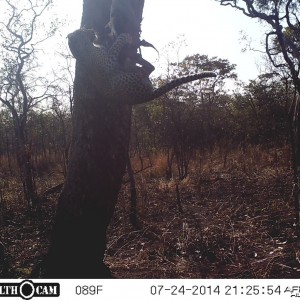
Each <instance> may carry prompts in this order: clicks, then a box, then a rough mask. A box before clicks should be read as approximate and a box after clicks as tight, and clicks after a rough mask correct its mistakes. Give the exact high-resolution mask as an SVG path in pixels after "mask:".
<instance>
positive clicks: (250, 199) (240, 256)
mask: <svg viewBox="0 0 300 300" xmlns="http://www.w3.org/2000/svg"><path fill="white" fill-rule="evenodd" d="M200 161H201V164H200V163H199V162H200ZM136 169H139V167H138V166H136ZM164 170H165V165H164V159H163V157H157V158H156V160H155V162H154V165H153V167H152V168H150V169H147V171H145V172H141V173H139V174H138V175H137V176H136V181H137V190H138V212H139V219H140V223H141V229H139V230H134V229H133V228H132V226H131V224H130V222H129V217H128V215H129V187H128V186H127V185H124V186H123V189H122V190H121V192H120V199H119V203H118V206H117V209H116V212H115V215H114V219H113V222H112V224H111V226H110V228H109V232H108V247H107V254H106V263H107V264H108V265H109V266H110V268H111V270H112V272H113V273H114V275H115V276H116V277H118V278H300V244H299V241H298V240H297V238H296V236H295V224H294V211H293V204H292V201H293V200H292V197H291V194H292V184H291V172H290V168H289V164H288V155H287V152H286V149H280V150H268V151H267V150H262V149H260V148H252V149H249V150H248V152H247V153H244V152H241V151H234V152H232V153H231V154H230V155H229V156H228V157H227V161H226V165H225V166H224V157H223V156H222V155H221V154H220V153H219V152H218V151H215V153H214V154H213V155H211V156H207V157H202V159H201V160H200V159H199V158H198V159H196V160H195V161H193V163H192V164H191V170H190V175H189V177H188V178H186V179H184V180H183V181H181V182H177V181H176V180H166V179H165V178H164V176H163V174H164ZM51 180H52V182H51V183H50V182H48V180H47V181H41V182H40V186H41V187H43V186H44V188H46V187H45V184H47V185H48V186H51V185H53V184H54V182H58V181H59V178H52V179H51ZM176 184H178V187H179V194H178V192H176ZM9 186H10V189H11V192H10V193H8V192H6V193H5V195H4V198H5V202H6V203H8V204H9V205H8V208H7V209H6V215H5V216H3V218H2V226H1V227H0V238H1V243H2V245H3V246H4V249H5V251H6V253H7V257H6V259H5V260H4V261H3V262H2V265H3V267H4V268H6V269H7V270H6V271H8V272H9V273H10V274H11V275H10V276H11V277H26V276H28V274H30V272H31V270H32V267H33V266H34V265H35V264H36V263H37V262H38V261H39V260H41V258H42V255H43V254H45V253H46V251H47V246H48V237H49V232H50V230H51V223H52V220H53V215H54V210H55V204H56V201H55V199H56V197H57V195H55V194H53V195H51V196H49V197H48V199H47V201H45V202H43V210H42V222H40V223H38V224H37V223H32V222H30V218H29V216H28V215H26V214H24V206H22V205H20V204H19V205H16V204H14V203H15V202H16V201H14V199H18V197H17V196H14V197H15V198H14V197H13V196H12V195H13V194H14V195H19V194H20V192H19V194H18V188H17V183H16V182H13V181H11V182H10V185H9ZM8 190H9V189H6V191H8ZM178 196H179V197H180V202H181V205H182V209H183V212H179V209H178ZM19 197H20V196H19ZM19 201H20V199H19Z"/></svg>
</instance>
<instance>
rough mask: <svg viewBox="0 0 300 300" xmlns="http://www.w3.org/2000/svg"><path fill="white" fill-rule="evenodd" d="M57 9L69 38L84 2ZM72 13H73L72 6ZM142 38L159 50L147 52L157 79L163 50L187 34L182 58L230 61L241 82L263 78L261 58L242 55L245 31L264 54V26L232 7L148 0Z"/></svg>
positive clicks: (69, 1)
mask: <svg viewBox="0 0 300 300" xmlns="http://www.w3.org/2000/svg"><path fill="white" fill-rule="evenodd" d="M57 5H58V7H59V9H60V11H62V12H63V16H64V17H65V18H66V19H67V20H70V22H71V23H70V25H69V26H66V28H65V31H66V32H65V34H66V35H67V33H69V32H71V31H73V30H75V29H77V28H78V27H79V24H80V19H81V13H82V0H59V1H58V2H57ZM69 5H71V7H72V12H70V13H69V15H68V14H66V13H67V12H69V11H70V6H69ZM143 17H144V20H143V22H142V38H143V39H145V40H147V41H148V42H151V43H152V44H153V45H155V47H156V48H157V49H158V50H159V53H160V55H159V57H158V55H157V53H156V52H155V51H154V50H152V49H143V56H144V58H145V59H147V60H149V61H150V62H152V63H153V64H154V65H155V66H156V69H157V71H156V73H155V75H159V72H161V70H160V69H159V65H163V63H164V62H163V60H164V55H163V54H164V51H163V48H164V47H165V46H166V45H167V44H168V43H169V42H172V41H175V40H176V38H177V37H178V36H179V35H182V34H184V35H185V38H186V43H187V47H186V48H184V49H180V52H179V53H180V57H181V59H183V58H184V57H185V56H186V55H192V54H196V53H199V54H207V55H208V56H217V57H219V58H222V59H228V60H229V61H230V62H231V63H235V64H236V65H237V68H236V71H237V73H238V76H239V79H241V80H243V81H248V80H249V79H254V78H256V77H257V75H258V74H259V70H258V69H259V66H260V65H261V61H260V58H261V54H259V53H258V52H253V51H247V52H246V53H242V51H241V50H242V48H243V47H244V46H245V44H244V43H243V42H242V41H241V31H243V32H244V33H245V34H247V35H248V36H249V37H250V38H251V39H252V40H253V45H254V46H255V47H256V48H259V49H260V50H263V47H262V46H260V41H262V40H263V38H264V35H263V30H262V27H261V25H259V23H258V22H257V21H255V20H253V19H250V18H248V17H246V16H244V15H243V14H242V13H241V12H239V11H236V10H234V9H232V8H230V7H224V6H220V5H219V4H218V3H217V2H216V1H214V0H145V7H144V15H143Z"/></svg>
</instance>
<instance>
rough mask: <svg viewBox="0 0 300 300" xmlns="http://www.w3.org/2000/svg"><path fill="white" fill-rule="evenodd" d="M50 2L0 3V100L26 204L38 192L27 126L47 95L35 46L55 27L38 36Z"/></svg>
mask: <svg viewBox="0 0 300 300" xmlns="http://www.w3.org/2000/svg"><path fill="white" fill-rule="evenodd" d="M4 4H5V5H4ZM50 5H51V1H50V0H48V1H47V0H46V1H40V0H37V1H34V2H32V1H23V2H21V3H20V2H19V1H14V0H5V3H2V8H3V9H4V10H5V9H6V11H5V14H6V20H5V21H3V22H1V23H0V26H1V27H0V41H1V61H0V80H1V83H0V101H1V103H2V105H4V106H5V107H6V108H7V109H8V110H9V112H10V114H11V115H12V120H13V126H14V133H15V146H16V154H17V162H18V165H19V168H20V174H21V180H22V183H23V188H24V195H25V199H26V200H27V202H28V205H29V207H31V206H35V205H36V204H37V194H36V188H35V183H34V174H33V166H32V161H31V152H32V149H31V145H30V143H28V139H27V132H26V126H27V122H28V115H29V113H30V111H31V110H32V109H33V108H34V107H36V106H37V104H38V103H39V102H41V101H42V100H43V99H45V98H47V97H48V95H47V90H48V86H49V83H48V82H47V80H46V79H45V78H43V77H40V76H37V69H38V67H39V65H38V62H37V52H38V48H37V46H38V45H40V44H41V43H42V42H43V41H45V40H46V39H48V38H49V37H50V36H52V35H53V34H54V32H55V28H54V27H52V28H51V27H50V29H49V30H45V31H44V32H43V35H42V36H37V29H38V27H40V26H42V25H41V24H42V23H41V16H42V15H43V14H44V13H45V11H46V10H47V9H48V8H49V7H50Z"/></svg>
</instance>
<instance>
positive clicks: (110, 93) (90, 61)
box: [68, 29, 217, 105]
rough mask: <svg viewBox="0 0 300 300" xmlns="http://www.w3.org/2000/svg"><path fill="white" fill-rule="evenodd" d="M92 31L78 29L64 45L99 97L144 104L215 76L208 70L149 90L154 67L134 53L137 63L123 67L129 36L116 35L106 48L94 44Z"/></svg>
mask: <svg viewBox="0 0 300 300" xmlns="http://www.w3.org/2000/svg"><path fill="white" fill-rule="evenodd" d="M94 41H95V32H94V31H93V30H92V29H78V30H76V31H74V32H73V33H71V34H69V35H68V44H69V48H70V51H71V53H72V55H73V56H74V57H75V59H76V60H77V63H79V64H82V65H83V66H84V67H85V68H86V71H87V74H89V76H90V78H91V80H92V82H93V84H94V85H95V87H96V89H97V91H98V92H99V94H101V95H103V96H105V97H107V98H108V99H113V100H114V101H119V100H118V99H121V101H123V102H125V103H128V104H132V105H133V104H140V103H145V102H148V101H151V100H154V99H156V98H159V97H161V96H162V95H164V94H166V93H167V92H169V91H170V90H172V89H174V88H176V87H178V86H180V85H182V84H185V83H188V82H191V81H194V80H198V79H202V78H209V77H216V76H217V74H216V73H215V72H212V71H204V72H200V73H197V74H194V75H188V76H184V77H180V78H176V79H174V80H172V81H170V82H168V83H166V84H165V85H163V86H162V87H159V88H157V89H154V88H153V85H152V82H151V80H150V78H149V76H150V74H151V73H152V72H153V70H154V67H153V66H152V64H150V63H148V62H147V61H146V60H145V59H143V58H142V57H139V55H138V54H137V58H136V60H137V64H139V65H131V66H129V67H128V66H127V67H126V66H124V65H123V64H122V63H121V62H120V60H119V57H120V53H121V51H122V49H123V48H124V47H125V46H126V45H130V44H131V43H132V41H133V40H132V37H131V35H130V34H129V33H122V34H120V35H118V36H117V38H116V40H115V42H114V43H113V44H112V46H111V47H110V48H108V47H106V46H104V45H101V44H95V43H94Z"/></svg>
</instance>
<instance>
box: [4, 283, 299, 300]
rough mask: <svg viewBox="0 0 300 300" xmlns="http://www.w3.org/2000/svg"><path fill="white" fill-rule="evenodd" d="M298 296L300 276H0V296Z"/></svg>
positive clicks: (65, 299)
mask: <svg viewBox="0 0 300 300" xmlns="http://www.w3.org/2000/svg"><path fill="white" fill-rule="evenodd" d="M43 297H47V298H53V300H55V299H62V300H69V299H72V300H74V299H86V300H90V299H103V300H118V299H120V300H132V299H141V300H148V299H153V300H155V299H164V300H165V299H166V300H168V299H198V298H200V299H211V300H214V299H241V297H243V298H244V297H245V298H247V299H290V298H294V299H297V298H299V299H300V279H97V280H96V279H93V280H90V279H78V280H75V279H74V280H73V279H64V280H61V279H51V280H46V279H39V280H34V279H32V280H6V279H3V280H1V279H0V300H2V299H8V298H9V299H14V298H16V299H24V300H30V299H34V298H38V299H41V298H43Z"/></svg>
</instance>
